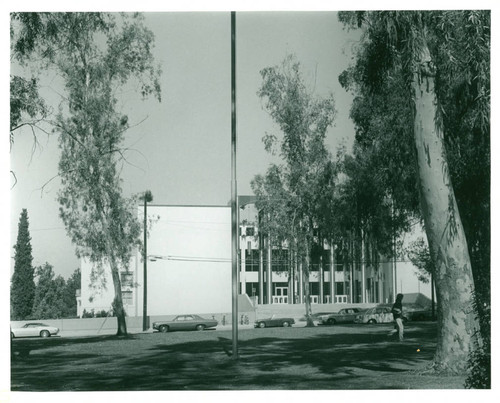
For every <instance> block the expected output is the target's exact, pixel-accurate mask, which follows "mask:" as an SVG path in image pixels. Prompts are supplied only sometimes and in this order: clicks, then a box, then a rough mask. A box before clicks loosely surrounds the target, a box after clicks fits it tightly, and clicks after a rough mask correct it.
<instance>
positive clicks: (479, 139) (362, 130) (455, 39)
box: [339, 10, 490, 301]
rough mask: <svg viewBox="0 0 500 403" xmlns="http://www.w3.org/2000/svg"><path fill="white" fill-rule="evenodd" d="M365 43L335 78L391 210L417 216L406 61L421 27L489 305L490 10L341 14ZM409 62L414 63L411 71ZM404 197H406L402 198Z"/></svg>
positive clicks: (477, 273)
mask: <svg viewBox="0 0 500 403" xmlns="http://www.w3.org/2000/svg"><path fill="white" fill-rule="evenodd" d="M340 19H341V21H343V22H344V23H346V24H347V25H348V26H349V27H351V28H356V27H358V26H361V25H363V23H366V22H368V21H370V22H369V23H367V24H365V25H363V27H365V34H364V35H365V38H370V40H366V41H362V43H361V44H360V45H359V48H358V49H357V59H356V64H355V65H354V66H352V67H351V68H350V69H348V70H346V71H345V72H344V73H343V74H342V75H341V77H340V78H339V80H340V82H341V84H342V85H343V86H344V88H346V89H347V90H351V91H353V92H354V93H355V95H356V98H355V101H354V104H353V107H352V109H351V117H352V118H353V120H354V122H355V123H356V141H357V143H358V144H359V145H360V146H361V147H364V148H370V149H371V150H373V152H375V153H376V160H378V161H379V162H380V164H379V169H377V170H376V172H383V173H387V175H386V179H385V180H384V184H385V187H386V188H387V189H390V190H392V189H393V191H391V194H392V197H393V199H394V202H395V203H396V209H397V210H399V209H402V210H403V211H406V212H412V213H415V214H420V212H419V203H418V188H417V186H416V185H415V184H416V182H417V181H416V170H415V166H416V165H415V163H414V161H415V150H414V147H413V145H412V139H411V136H412V126H411V125H412V120H413V104H412V97H411V96H409V95H408V94H409V91H410V89H409V82H410V81H411V71H412V69H411V66H413V64H414V58H412V57H411V54H413V53H415V52H416V51H417V49H418V46H419V42H420V40H421V39H419V31H418V29H417V28H418V27H421V26H422V25H423V24H425V26H426V31H427V35H426V36H427V38H429V47H430V50H431V53H432V56H433V59H434V61H435V63H436V65H437V72H436V92H437V99H438V102H439V110H440V111H441V113H440V116H439V120H438V124H440V125H442V127H443V129H444V139H445V144H446V156H447V161H448V165H449V167H450V175H451V179H452V183H453V188H454V191H455V196H456V199H457V203H458V207H459V211H460V217H461V219H462V222H463V225H464V229H465V233H466V236H467V241H468V247H469V251H470V256H471V261H472V268H473V273H474V279H475V284H476V288H477V291H478V295H480V296H481V298H482V299H483V300H484V301H489V283H490V280H489V278H490V277H489V256H490V248H489V245H490V192H489V189H490V147H489V139H490V123H489V122H490V13H489V11H486V10H484V11H477V10H468V11H432V12H420V13H415V12H409V11H408V12H401V11H400V12H380V13H369V12H356V13H350V12H346V13H340ZM412 63H413V64H412ZM413 67H414V66H413ZM402 196H404V197H402Z"/></svg>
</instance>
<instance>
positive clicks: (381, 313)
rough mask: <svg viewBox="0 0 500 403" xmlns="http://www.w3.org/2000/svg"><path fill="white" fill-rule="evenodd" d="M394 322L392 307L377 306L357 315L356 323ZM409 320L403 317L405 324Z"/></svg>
mask: <svg viewBox="0 0 500 403" xmlns="http://www.w3.org/2000/svg"><path fill="white" fill-rule="evenodd" d="M403 312H404V310H403ZM393 321H394V317H393V316H392V312H391V307H390V306H376V307H373V308H369V309H367V310H366V311H364V312H361V313H360V314H358V315H356V318H355V319H354V323H370V324H372V323H391V322H393ZM406 321H407V318H406V317H405V316H403V322H406Z"/></svg>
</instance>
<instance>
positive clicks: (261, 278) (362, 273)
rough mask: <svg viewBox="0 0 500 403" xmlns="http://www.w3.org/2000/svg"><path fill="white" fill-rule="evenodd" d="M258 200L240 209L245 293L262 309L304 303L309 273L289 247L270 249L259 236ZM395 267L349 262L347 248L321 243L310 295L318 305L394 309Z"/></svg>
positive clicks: (244, 203) (313, 263)
mask: <svg viewBox="0 0 500 403" xmlns="http://www.w3.org/2000/svg"><path fill="white" fill-rule="evenodd" d="M254 202H255V198H254V197H250V196H243V197H240V199H239V205H240V211H239V216H240V239H239V245H240V281H239V282H240V292H241V293H246V294H247V295H248V296H249V297H250V298H252V299H253V300H254V301H255V302H256V303H257V304H302V303H304V301H305V300H304V298H305V296H304V275H305V273H304V270H303V266H302V264H301V262H300V261H297V259H296V257H295V256H292V255H291V253H290V251H289V250H288V248H287V247H286V245H283V246H280V247H279V248H277V247H276V246H269V243H268V242H267V240H266V236H265V235H263V234H259V230H258V219H257V217H258V216H257V210H256V208H255V204H254ZM395 279H396V275H395V265H394V262H392V261H383V259H381V262H379V263H378V264H377V265H376V267H374V266H372V265H369V264H365V263H364V262H360V263H359V264H352V262H351V261H348V260H347V259H343V254H342V251H341V248H339V247H338V246H337V245H335V244H334V243H333V242H329V241H328V240H326V239H317V244H316V247H315V248H314V250H313V252H312V254H311V267H310V268H309V287H310V288H309V289H310V298H311V303H312V304H332V303H339V304H352V303H389V302H391V301H393V300H394V295H395V293H394V289H395V288H396V281H395Z"/></svg>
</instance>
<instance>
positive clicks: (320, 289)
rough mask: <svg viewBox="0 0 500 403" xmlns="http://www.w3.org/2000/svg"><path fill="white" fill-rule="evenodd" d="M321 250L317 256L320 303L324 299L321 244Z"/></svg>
mask: <svg viewBox="0 0 500 403" xmlns="http://www.w3.org/2000/svg"><path fill="white" fill-rule="evenodd" d="M321 248H322V250H321V252H322V254H321V256H320V257H319V268H318V269H319V270H318V274H319V301H318V302H319V303H320V304H322V303H323V301H324V297H325V296H324V295H323V294H324V293H323V288H324V282H325V281H324V274H323V273H324V267H323V245H322V246H321Z"/></svg>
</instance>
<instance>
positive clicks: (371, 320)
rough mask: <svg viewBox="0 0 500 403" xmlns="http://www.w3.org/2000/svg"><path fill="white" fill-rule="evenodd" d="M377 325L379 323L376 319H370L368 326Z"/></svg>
mask: <svg viewBox="0 0 500 403" xmlns="http://www.w3.org/2000/svg"><path fill="white" fill-rule="evenodd" d="M375 323H377V321H376V320H375V319H370V320H369V321H368V324H370V325H374V324H375Z"/></svg>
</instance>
